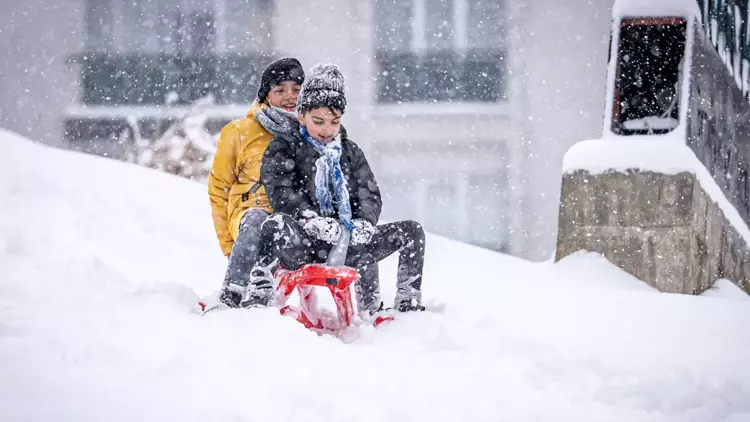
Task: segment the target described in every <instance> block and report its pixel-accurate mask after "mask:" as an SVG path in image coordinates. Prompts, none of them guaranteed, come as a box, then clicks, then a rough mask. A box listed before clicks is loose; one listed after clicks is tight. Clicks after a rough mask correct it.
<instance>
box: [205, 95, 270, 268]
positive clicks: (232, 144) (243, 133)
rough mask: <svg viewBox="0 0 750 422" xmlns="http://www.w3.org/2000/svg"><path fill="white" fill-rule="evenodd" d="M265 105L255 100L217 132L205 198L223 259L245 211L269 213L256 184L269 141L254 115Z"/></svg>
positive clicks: (264, 191)
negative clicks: (252, 209) (243, 116)
mask: <svg viewBox="0 0 750 422" xmlns="http://www.w3.org/2000/svg"><path fill="white" fill-rule="evenodd" d="M265 107H266V106H265V104H260V103H259V102H258V101H257V100H256V101H255V102H253V104H252V105H251V106H250V110H248V112H247V116H246V117H245V118H244V119H239V120H234V121H232V122H229V123H228V124H227V125H226V126H224V128H223V129H222V130H221V135H220V136H219V142H218V145H217V149H216V155H215V156H214V161H213V164H212V165H211V173H210V174H209V176H208V195H209V197H210V199H211V214H212V216H213V220H214V228H215V230H216V237H218V238H219V245H220V246H221V250H222V252H224V255H229V253H230V252H232V246H233V245H234V240H235V239H236V238H237V232H238V231H239V226H240V221H241V220H242V216H244V215H245V212H247V210H248V209H249V208H260V209H263V210H265V211H266V212H268V213H271V212H273V209H272V208H271V205H270V204H269V202H268V198H267V197H266V190H265V188H264V187H263V186H262V185H261V183H260V165H261V162H262V161H263V153H264V152H265V150H266V147H267V146H268V144H269V143H270V142H271V140H272V139H273V135H271V134H270V133H268V131H266V130H265V129H264V128H263V126H261V124H260V123H258V121H257V120H255V115H256V114H257V113H258V112H259V111H261V110H262V109H264V108H265Z"/></svg>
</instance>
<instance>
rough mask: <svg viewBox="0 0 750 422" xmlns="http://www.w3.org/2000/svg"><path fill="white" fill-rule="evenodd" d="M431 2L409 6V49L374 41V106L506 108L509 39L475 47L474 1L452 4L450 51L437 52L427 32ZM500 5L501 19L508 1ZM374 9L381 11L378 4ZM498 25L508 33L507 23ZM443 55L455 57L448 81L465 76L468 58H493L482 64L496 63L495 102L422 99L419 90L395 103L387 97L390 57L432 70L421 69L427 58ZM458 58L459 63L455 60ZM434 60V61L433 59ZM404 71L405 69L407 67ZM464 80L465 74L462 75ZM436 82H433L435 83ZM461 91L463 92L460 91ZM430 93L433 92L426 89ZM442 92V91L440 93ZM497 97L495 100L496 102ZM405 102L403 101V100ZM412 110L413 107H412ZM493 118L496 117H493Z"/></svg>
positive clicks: (424, 0) (417, 1)
mask: <svg viewBox="0 0 750 422" xmlns="http://www.w3.org/2000/svg"><path fill="white" fill-rule="evenodd" d="M429 1H430V0H409V3H411V12H412V13H411V15H410V16H409V23H410V29H411V39H410V40H409V45H408V46H406V47H401V48H392V47H388V46H381V45H380V44H379V43H378V40H377V38H376V39H375V52H376V64H375V67H376V78H375V79H376V88H375V103H376V104H378V106H379V108H380V109H381V113H386V114H387V113H388V112H387V111H385V109H392V108H394V107H396V108H399V107H402V106H404V107H407V106H411V105H416V106H417V107H418V108H420V109H424V107H426V106H432V107H436V108H453V105H456V104H480V105H483V106H485V105H488V106H490V107H483V109H489V108H492V107H491V105H496V104H503V103H506V102H507V97H508V90H509V89H508V88H509V86H508V72H507V70H506V67H507V66H506V65H505V61H506V57H507V53H506V51H507V48H506V43H507V41H506V39H507V36H503V37H501V39H499V40H497V41H498V43H493V44H492V45H491V46H487V45H482V46H472V45H470V42H469V25H470V19H471V4H470V2H472V1H473V0H451V5H452V13H451V18H452V20H451V26H450V28H451V29H452V40H451V42H450V47H447V48H435V47H433V46H429V45H428V41H427V39H428V28H427V19H428V16H427V7H428V2H429ZM498 2H499V3H500V4H499V5H498V6H499V7H500V8H501V9H502V10H501V16H504V13H505V12H506V2H505V1H498ZM375 7H378V5H377V0H376V4H375ZM375 16H378V14H377V12H376V13H375ZM379 24H380V22H379V21H377V18H376V21H375V22H374V25H375V26H376V29H375V31H374V32H375V37H377V33H378V30H377V26H378V25H379ZM497 24H498V25H501V26H502V28H501V32H505V29H506V28H507V25H506V23H505V22H504V21H500V22H498V23H497ZM441 54H443V55H446V54H452V55H453V58H454V65H455V66H454V67H451V68H450V71H451V72H453V75H449V76H447V79H449V80H453V77H455V76H456V75H458V72H459V71H461V72H466V69H465V67H466V66H467V60H468V57H479V56H480V55H482V54H484V55H487V56H488V57H490V58H491V59H494V60H489V61H484V62H483V63H485V64H487V63H493V64H496V65H497V69H496V74H497V80H496V81H495V83H494V90H495V92H493V93H491V94H490V96H491V97H493V99H482V98H480V97H481V96H480V95H471V96H469V98H464V99H461V98H460V97H461V95H460V94H459V95H457V97H459V98H458V99H456V98H452V97H450V95H449V97H450V98H447V99H446V98H441V96H440V95H437V94H436V95H434V96H432V97H431V96H430V95H429V94H427V95H422V94H419V93H418V91H417V90H418V88H413V90H414V91H415V92H417V93H414V92H412V94H411V95H410V96H408V97H406V98H405V99H394V98H389V94H387V90H388V89H389V88H388V87H387V84H388V81H387V80H386V81H385V82H384V81H383V79H385V78H387V77H388V75H389V73H390V72H389V69H388V68H387V67H386V66H384V63H383V62H384V61H387V60H389V59H388V58H387V57H388V56H403V57H407V56H414V57H413V59H414V60H415V61H416V63H417V64H415V65H414V66H413V67H414V68H416V69H419V68H420V67H421V68H429V66H422V65H423V63H424V61H425V60H428V57H429V56H430V55H435V56H438V57H439V56H440V55H441ZM456 58H457V60H455V59H456ZM433 59H434V58H433ZM475 63H482V61H476V62H475ZM402 69H406V68H405V67H404V68H402ZM424 72H425V71H423V72H414V73H412V74H410V75H409V76H410V77H411V78H412V79H418V78H419V76H424ZM461 75H462V76H463V73H461ZM433 80H434V79H433ZM455 83H459V81H456V82H455ZM404 86H405V87H406V88H407V89H409V88H410V83H407V84H405V85H404ZM459 89H460V88H459ZM427 91H430V90H429V89H427ZM437 91H439V89H438V90H437ZM412 96H413V97H417V98H416V99H414V98H410V97H412ZM494 97H496V98H494ZM402 98H403V97H402ZM445 104H448V107H443V105H445ZM412 108H413V107H412ZM493 114H494V113H493Z"/></svg>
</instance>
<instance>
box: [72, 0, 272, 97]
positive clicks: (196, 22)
mask: <svg viewBox="0 0 750 422" xmlns="http://www.w3.org/2000/svg"><path fill="white" fill-rule="evenodd" d="M272 9H273V8H272V4H271V1H270V0H86V15H85V18H86V37H85V40H86V43H85V47H86V51H85V52H84V53H83V54H81V58H80V59H79V60H80V61H81V63H82V64H83V66H82V78H83V83H82V85H83V102H84V103H85V104H97V105H125V104H162V103H163V102H164V98H165V95H166V94H167V93H168V92H170V91H175V92H177V93H178V95H179V98H180V102H181V103H190V102H193V101H195V100H196V99H198V98H200V97H202V96H204V95H206V94H209V93H211V94H213V95H214V97H215V99H216V101H217V102H219V103H246V102H248V101H250V100H252V98H253V96H254V95H255V92H256V91H257V89H258V84H257V81H256V79H257V75H258V74H260V72H261V71H262V70H263V67H264V66H265V65H266V64H267V63H268V62H269V61H270V52H269V50H270V48H271V47H272V43H271V39H270V37H271V35H270V34H271V33H272V31H271V29H270V26H271V22H272Z"/></svg>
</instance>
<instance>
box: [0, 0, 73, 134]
mask: <svg viewBox="0 0 750 422" xmlns="http://www.w3.org/2000/svg"><path fill="white" fill-rule="evenodd" d="M81 4H82V2H81V1H78V0H74V1H49V0H28V1H5V2H3V4H2V9H3V10H2V12H0V57H2V60H0V127H3V128H6V129H10V130H12V131H15V132H18V133H20V134H23V135H25V136H28V137H30V138H31V139H35V140H39V141H43V142H45V143H48V144H51V145H62V142H63V141H62V133H63V128H62V126H63V121H62V112H63V109H64V108H65V107H66V106H68V105H70V104H74V103H75V102H76V101H77V96H78V81H79V79H80V76H79V71H78V69H77V67H76V66H75V65H72V64H68V63H66V60H67V59H68V57H70V55H72V54H75V53H78V52H80V51H81V48H82V45H83V25H82V22H83V12H82V10H81Z"/></svg>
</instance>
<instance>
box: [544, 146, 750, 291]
mask: <svg viewBox="0 0 750 422" xmlns="http://www.w3.org/2000/svg"><path fill="white" fill-rule="evenodd" d="M563 167H564V171H563V181H562V194H561V202H560V213H559V228H558V236H557V251H556V260H560V259H562V258H564V257H565V256H567V255H569V254H571V253H574V252H576V251H578V250H589V251H594V252H598V253H601V254H602V255H604V256H605V257H607V259H609V260H610V261H611V262H613V263H614V264H616V265H618V266H619V267H621V268H623V269H624V270H625V271H628V272H629V273H631V274H633V275H634V276H636V277H638V278H640V279H641V280H644V281H646V282H647V283H649V284H650V285H652V286H654V287H656V288H658V289H659V290H661V291H665V292H674V293H687V294H699V293H701V292H703V291H704V290H706V289H708V288H710V287H711V285H712V284H713V283H714V281H715V280H717V279H719V278H727V279H730V280H732V281H733V282H734V283H735V284H737V285H738V286H740V287H741V288H742V289H743V290H745V291H746V292H748V293H750V252H749V251H748V245H750V229H748V226H747V224H746V223H745V222H744V221H743V220H742V218H741V217H740V215H739V213H738V212H737V210H736V209H735V208H734V207H733V206H732V205H731V204H730V202H729V201H728V200H727V198H726V197H725V196H724V194H723V193H722V192H721V190H720V188H719V186H718V185H717V184H716V182H714V180H713V178H712V177H711V175H710V174H709V172H708V170H706V168H705V167H704V166H703V164H702V163H701V162H700V161H699V160H698V158H697V157H696V156H695V154H694V153H693V152H692V150H691V149H690V148H689V147H688V146H687V145H685V144H684V143H683V142H679V141H676V140H672V139H655V138H654V137H649V138H645V137H644V138H637V137H627V138H622V139H606V140H593V141H584V142H581V143H578V144H577V145H575V146H573V148H571V149H570V150H569V151H568V153H567V154H566V156H565V160H564V164H563Z"/></svg>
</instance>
